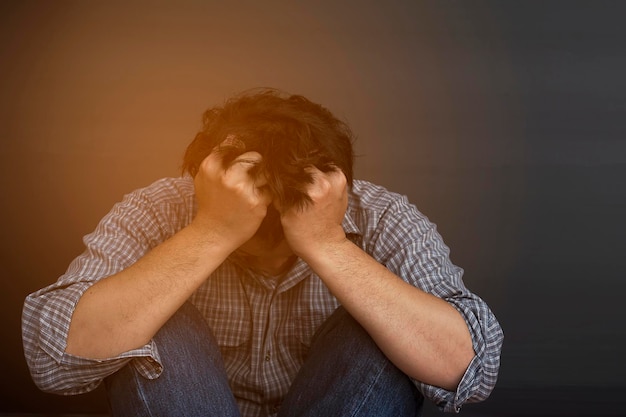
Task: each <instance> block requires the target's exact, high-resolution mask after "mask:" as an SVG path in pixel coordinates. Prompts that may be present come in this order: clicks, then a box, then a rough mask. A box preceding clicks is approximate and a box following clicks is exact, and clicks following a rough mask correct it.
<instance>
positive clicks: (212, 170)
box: [193, 151, 272, 251]
mask: <svg viewBox="0 0 626 417" xmlns="http://www.w3.org/2000/svg"><path fill="white" fill-rule="evenodd" d="M260 161H261V155H260V154H259V153H257V152H246V153H244V154H242V155H240V156H239V157H237V158H236V159H235V160H234V161H233V162H232V163H231V164H230V165H229V166H227V167H224V166H223V162H222V158H221V156H220V154H219V152H216V151H213V152H211V154H209V156H207V157H206V158H205V159H204V160H203V161H202V163H201V164H200V169H199V170H198V173H197V174H196V177H195V178H194V186H195V189H196V198H197V199H198V213H197V214H196V217H195V219H194V221H193V224H194V225H197V226H199V227H202V228H204V229H205V230H206V231H207V232H210V233H216V234H217V236H219V237H220V239H221V241H222V243H223V244H225V245H228V246H229V247H230V248H231V249H232V250H233V251H234V250H235V249H237V248H238V247H239V246H241V245H242V244H243V243H244V242H246V241H247V240H249V239H250V238H251V237H252V236H253V235H254V233H255V232H256V231H257V229H258V228H259V225H260V224H261V222H262V221H263V218H265V215H266V213H267V206H268V205H269V204H271V202H272V198H271V195H270V193H269V191H268V190H267V188H266V187H265V185H266V183H267V181H266V179H265V178H264V177H263V175H262V174H258V175H254V167H255V166H256V165H257V164H258V163H259V162H260Z"/></svg>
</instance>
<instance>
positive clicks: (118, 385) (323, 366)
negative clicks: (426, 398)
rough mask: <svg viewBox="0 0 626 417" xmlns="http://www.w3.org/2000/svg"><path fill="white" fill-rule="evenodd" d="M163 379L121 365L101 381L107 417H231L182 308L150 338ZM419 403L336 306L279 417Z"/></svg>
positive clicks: (206, 336) (205, 330)
mask: <svg viewBox="0 0 626 417" xmlns="http://www.w3.org/2000/svg"><path fill="white" fill-rule="evenodd" d="M155 341H156V343H157V345H158V347H159V352H160V355H161V361H162V363H163V367H164V372H163V373H162V374H161V376H160V377H159V378H157V379H154V380H148V379H146V378H144V377H142V376H141V375H139V373H138V372H137V371H136V370H135V368H134V367H132V366H125V367H124V368H122V369H121V370H119V371H118V372H116V373H115V374H113V375H111V376H110V377H108V378H107V379H106V380H105V383H106V388H107V393H108V397H109V405H110V408H111V415H112V416H114V417H123V416H132V417H143V416H151V417H156V416H162V417H166V416H172V417H174V416H175V417H179V416H180V417H182V416H188V417H200V416H202V417H206V416H216V417H230V416H239V415H240V413H239V410H238V408H237V404H236V402H235V398H234V396H233V394H232V392H231V390H230V388H229V386H228V379H227V376H226V371H225V369H224V364H223V362H222V359H221V355H220V352H219V348H218V346H217V343H216V341H215V338H214V336H213V334H212V332H211V329H210V328H209V326H208V324H207V323H206V322H205V320H204V319H203V318H202V316H201V315H200V313H199V312H198V310H197V309H196V308H195V307H194V306H192V305H191V304H190V303H187V304H185V305H184V306H183V307H181V309H180V310H179V311H178V312H177V313H176V314H175V315H174V316H172V318H171V319H170V320H169V321H168V322H167V323H166V324H165V325H164V326H163V327H162V328H161V330H160V331H159V332H158V333H157V334H156V336H155ZM422 404H423V397H422V395H421V394H420V393H419V391H417V389H416V388H415V386H414V384H413V383H412V382H411V380H410V379H409V378H408V377H407V376H406V375H405V374H404V373H402V372H401V371H400V370H399V369H398V368H396V367H395V366H394V365H393V364H392V363H391V362H390V361H389V360H388V359H387V358H386V357H385V356H384V355H383V353H382V352H381V351H380V349H378V347H377V346H376V344H375V343H374V341H373V340H372V338H371V337H370V336H369V335H368V334H367V332H366V331H365V330H364V329H363V327H361V326H360V325H359V324H358V323H357V322H356V321H355V320H354V319H353V318H352V316H350V315H349V314H348V313H347V312H346V310H345V309H343V308H342V307H340V308H339V309H337V311H335V312H334V313H333V314H332V315H331V317H330V318H329V319H328V320H327V321H326V322H325V323H324V324H323V325H322V326H321V327H320V329H319V330H318V331H317V333H316V335H315V337H314V339H313V342H312V345H311V349H310V352H309V356H308V357H307V359H306V361H305V363H304V365H303V366H302V368H301V369H300V372H299V373H298V375H297V376H296V378H295V380H294V381H293V383H292V386H291V388H290V390H289V393H288V394H287V395H286V397H285V398H284V401H283V403H282V406H281V408H280V411H279V414H278V415H279V416H281V417H292V416H311V417H320V416H324V417H333V416H337V417H344V416H351V417H357V416H358V417H364V416H372V417H374V416H375V417H387V416H388V417H401V416H407V417H408V416H420V415H421V409H422Z"/></svg>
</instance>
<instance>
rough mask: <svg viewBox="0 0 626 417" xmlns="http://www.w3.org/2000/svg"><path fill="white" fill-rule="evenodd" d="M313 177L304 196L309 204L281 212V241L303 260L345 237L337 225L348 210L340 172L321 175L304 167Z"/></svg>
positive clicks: (339, 225)
mask: <svg viewBox="0 0 626 417" xmlns="http://www.w3.org/2000/svg"><path fill="white" fill-rule="evenodd" d="M307 170H308V171H309V172H310V173H311V175H312V177H313V183H312V184H308V186H307V188H306V190H305V191H306V193H307V194H308V196H309V197H310V198H311V200H312V203H310V204H307V205H305V206H303V207H297V206H294V207H290V208H288V209H286V210H284V211H283V210H281V208H280V207H277V209H278V210H279V211H280V212H281V223H282V226H283V229H284V233H285V239H286V240H287V243H288V244H289V246H290V248H291V250H292V251H293V252H294V253H295V254H296V255H298V256H300V257H301V258H303V259H306V257H307V254H309V253H310V252H311V251H314V250H317V249H321V248H322V247H324V245H329V244H333V243H340V242H342V241H344V240H345V238H346V235H345V232H344V231H343V227H342V226H341V223H342V221H343V218H344V215H345V213H346V209H347V208H348V187H347V180H346V176H345V175H344V173H343V172H342V171H341V170H339V169H337V170H335V171H330V172H322V171H320V170H319V169H317V168H315V167H310V168H307Z"/></svg>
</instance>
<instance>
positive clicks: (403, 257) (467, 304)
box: [366, 196, 504, 412]
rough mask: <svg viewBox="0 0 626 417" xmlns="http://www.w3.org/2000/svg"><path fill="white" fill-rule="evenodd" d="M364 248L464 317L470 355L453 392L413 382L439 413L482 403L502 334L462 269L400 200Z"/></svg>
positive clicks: (427, 223)
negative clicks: (368, 245)
mask: <svg viewBox="0 0 626 417" xmlns="http://www.w3.org/2000/svg"><path fill="white" fill-rule="evenodd" d="M374 236H375V238H374V239H373V240H372V244H371V245H372V247H370V248H369V249H366V250H369V251H370V253H373V256H374V257H375V258H377V259H378V260H379V261H380V262H381V263H383V264H384V265H385V266H386V267H387V268H388V269H389V270H391V271H392V272H394V273H395V274H396V275H398V276H400V277H401V278H402V279H403V280H405V281H407V282H408V283H410V284H412V285H414V286H416V287H418V288H420V289H422V290H424V291H426V292H429V293H432V294H433V295H436V296H437V297H439V298H441V299H443V300H445V301H447V302H448V303H450V304H451V305H452V306H453V307H454V308H456V309H457V310H458V311H459V313H460V314H461V315H462V316H463V318H464V319H465V322H466V323H467V326H468V329H469V331H470V334H471V338H472V344H473V348H474V352H475V357H474V359H473V360H472V361H471V362H470V364H469V366H468V368H467V370H466V371H465V374H464V375H463V377H462V379H461V382H460V383H459V385H458V387H457V390H456V391H455V392H452V391H447V390H445V389H443V388H439V387H435V386H432V385H428V384H424V383H422V382H420V381H414V382H415V384H416V386H417V387H418V389H419V390H420V391H421V392H422V394H423V395H424V396H425V397H426V398H428V399H430V400H431V401H433V402H434V403H435V404H436V405H437V406H438V407H439V408H440V409H441V410H442V411H447V412H458V411H459V410H460V408H461V406H462V405H463V404H465V403H472V402H479V401H482V400H484V399H486V398H487V397H488V396H489V394H490V393H491V391H492V390H493V388H494V386H495V384H496V380H497V375H498V370H499V366H500V352H501V348H502V342H503V337H504V336H503V332H502V329H501V327H500V324H499V323H498V321H497V319H496V317H495V315H494V314H493V312H492V311H491V310H490V309H489V307H488V306H487V304H486V303H485V301H484V300H482V299H481V298H480V297H478V296H477V295H475V294H473V293H472V292H470V291H469V290H468V289H467V288H466V287H465V285H464V283H463V280H462V276H463V270H462V269H461V268H459V267H457V266H455V265H454V264H453V263H452V262H451V261H450V258H449V254H450V251H449V249H448V247H447V246H446V245H445V244H444V242H443V239H442V238H441V236H440V235H439V233H438V232H437V230H436V226H435V225H434V224H433V223H431V222H430V221H429V220H428V219H427V218H426V217H425V216H424V215H423V214H421V213H420V212H419V211H418V210H417V208H416V207H415V206H413V205H411V204H409V202H408V200H407V199H406V197H400V196H398V197H397V198H395V199H393V200H392V201H391V203H390V204H389V206H388V207H387V208H386V210H385V211H384V212H383V213H382V215H381V216H380V219H379V221H378V223H377V227H376V228H375V233H374Z"/></svg>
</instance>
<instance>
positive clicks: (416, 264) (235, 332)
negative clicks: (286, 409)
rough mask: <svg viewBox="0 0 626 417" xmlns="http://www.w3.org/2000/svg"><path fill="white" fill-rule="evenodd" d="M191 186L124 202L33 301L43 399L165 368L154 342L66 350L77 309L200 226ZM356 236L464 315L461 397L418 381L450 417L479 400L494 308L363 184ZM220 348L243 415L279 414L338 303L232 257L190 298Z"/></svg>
mask: <svg viewBox="0 0 626 417" xmlns="http://www.w3.org/2000/svg"><path fill="white" fill-rule="evenodd" d="M195 204H196V203H195V198H194V189H193V181H192V180H191V178H189V177H181V178H165V179H162V180H159V181H157V182H155V183H154V184H152V185H150V186H148V187H146V188H143V189H140V190H137V191H135V192H133V193H131V194H128V195H127V196H125V198H124V199H123V201H122V202H120V203H118V204H116V205H115V206H114V208H113V209H112V210H111V212H110V213H109V214H107V215H106V216H105V217H104V218H103V219H102V221H101V222H100V224H99V225H98V226H97V228H96V230H95V231H94V232H93V233H91V234H89V235H87V236H86V237H85V239H84V241H85V245H86V250H85V252H84V253H83V254H82V255H80V256H79V257H78V258H76V259H75V260H74V261H73V262H72V263H71V264H70V266H69V268H68V270H67V272H66V273H65V274H64V275H63V276H61V277H60V278H59V280H58V281H57V282H56V283H54V284H52V285H50V286H48V287H46V288H43V289H41V290H39V291H37V292H35V293H33V294H31V295H29V296H28V297H27V299H26V302H25V305H24V311H23V339H24V350H25V354H26V359H27V362H28V365H29V367H30V370H31V374H32V376H33V380H34V381H35V383H36V384H37V385H38V386H39V387H40V388H41V389H43V390H46V391H50V392H56V393H61V394H66V395H69V394H79V393H83V392H87V391H90V390H92V389H94V388H95V387H97V386H98V385H99V384H100V382H101V381H102V379H103V378H104V377H106V376H108V375H110V374H111V373H113V372H115V371H116V370H118V369H119V368H121V367H122V366H124V365H125V364H127V363H129V362H131V364H132V366H135V367H136V369H137V370H138V371H139V372H140V373H141V374H142V375H143V376H144V377H146V378H151V379H153V378H157V377H158V376H159V374H160V372H161V371H162V366H161V364H160V358H159V352H158V346H156V345H155V343H154V342H151V343H149V344H148V345H146V346H144V347H141V348H139V349H135V350H132V351H129V352H125V353H124V354H121V355H119V356H117V357H115V358H110V359H106V360H92V359H87V358H80V357H76V356H72V355H69V354H67V353H65V352H64V350H65V345H66V339H67V332H68V329H69V324H70V320H71V316H72V312H73V309H74V306H75V305H76V303H77V302H78V299H79V298H80V297H81V295H82V294H83V293H84V292H85V291H86V290H87V289H88V288H89V287H90V286H91V285H92V284H93V283H94V282H96V281H98V280H99V279H102V278H104V277H107V276H109V275H112V274H114V273H116V272H119V271H120V270H123V269H124V268H127V267H128V266H130V265H132V264H133V263H134V262H136V261H137V260H138V259H139V258H141V257H142V256H143V255H144V254H145V253H147V252H148V251H149V250H150V249H151V248H153V247H155V246H157V245H158V244H160V243H161V242H163V241H164V240H166V239H167V238H169V237H171V236H172V235H174V234H175V233H176V232H177V231H179V230H180V229H182V228H183V227H185V226H186V225H188V224H189V223H190V222H191V220H192V219H193V216H194V213H195V210H196V205H195ZM343 226H344V230H345V231H346V233H347V235H348V236H349V237H350V239H351V240H352V241H353V242H355V243H356V244H357V245H359V246H360V247H361V248H362V249H363V250H365V251H366V252H367V253H369V254H370V255H371V256H372V257H374V258H375V259H376V260H378V261H379V262H380V263H382V264H383V265H385V266H386V267H387V268H388V269H389V270H391V271H392V272H394V273H395V274H397V275H398V276H400V277H401V278H402V279H404V280H405V281H407V282H409V283H410V284H412V285H414V286H416V287H419V288H421V289H423V290H424V291H427V292H430V293H432V294H434V295H436V296H438V297H440V298H442V299H444V300H446V301H448V302H449V303H451V304H452V305H453V306H454V307H455V308H456V309H457V310H458V311H459V312H460V313H461V314H462V316H463V317H464V318H465V320H466V322H467V324H468V327H469V329H470V333H471V335H472V340H473V344H474V350H475V352H476V354H477V355H476V357H475V358H474V360H473V361H472V362H471V364H470V366H469V368H468V369H467V371H466V373H465V376H464V377H463V379H462V381H461V383H460V385H459V387H458V389H457V391H456V392H450V391H446V390H443V389H441V388H437V387H433V386H429V385H426V384H422V383H420V382H418V381H415V383H416V385H417V387H418V388H419V389H420V391H421V392H422V393H424V395H425V396H426V397H427V398H429V399H431V400H432V401H434V402H435V403H437V404H438V405H439V407H441V408H442V409H444V410H446V411H458V410H459V408H460V407H461V405H462V404H464V403H466V402H474V401H479V400H481V399H483V398H485V397H486V396H488V395H489V393H490V392H491V390H492V389H493V386H494V385H495V382H496V378H497V372H498V368H499V363H500V349H501V345H502V339H503V335H502V330H501V328H500V326H499V324H498V322H497V320H496V318H495V317H494V315H493V314H492V312H491V311H490V310H489V308H488V307H487V305H486V304H485V303H484V301H483V300H481V299H480V298H479V297H477V296H476V295H474V294H472V293H471V292H470V291H468V290H467V288H466V287H465V286H464V284H463V281H462V274H463V270H462V269H460V268H458V267H457V266H455V265H453V264H452V263H451V262H450V260H449V250H448V248H447V247H446V246H445V244H444V243H443V241H442V239H441V236H439V234H438V233H437V231H436V228H435V225H434V224H432V223H431V222H429V221H428V219H427V218H426V217H425V216H424V215H422V214H421V213H420V212H419V211H418V210H417V209H416V208H415V206H413V205H411V204H409V202H408V201H407V199H406V197H403V196H400V195H398V194H395V193H391V192H389V191H387V190H385V189H384V188H382V187H379V186H375V185H373V184H371V183H368V182H365V181H355V182H354V185H353V187H352V189H351V190H350V195H349V207H348V211H347V213H346V216H345V218H344V222H343ZM191 302H192V303H193V304H194V305H196V306H197V307H198V309H199V310H200V311H201V312H202V314H203V315H204V317H205V318H206V320H207V321H208V322H209V324H210V325H211V327H212V329H213V331H214V333H215V336H216V338H217V341H218V343H219V345H220V348H221V351H222V354H223V357H224V360H225V363H226V369H227V372H228V376H229V380H230V384H231V387H232V389H233V392H234V394H235V396H236V398H237V401H238V403H239V406H240V408H241V411H242V414H243V415H244V416H264V415H271V414H272V405H273V404H276V403H280V401H281V399H282V397H283V396H284V395H285V393H286V392H287V391H288V389H289V386H290V384H291V381H292V380H293V378H294V376H295V374H296V373H297V372H298V369H299V368H300V366H301V365H302V363H303V361H304V357H305V355H306V352H307V348H308V346H309V344H310V341H311V337H312V336H313V333H314V332H315V330H316V329H317V328H318V326H319V325H320V324H321V323H322V322H323V321H324V320H325V319H326V318H327V317H328V316H329V315H330V314H331V313H332V312H333V311H334V310H335V309H336V308H337V306H338V305H339V303H338V301H337V300H336V299H335V298H334V297H333V296H332V295H331V294H330V293H329V291H328V289H327V288H326V286H325V285H324V284H323V283H322V281H321V280H320V279H319V277H317V276H316V275H315V273H313V271H312V270H311V269H310V268H309V267H308V265H307V264H306V263H304V262H303V261H302V260H298V261H297V262H296V264H295V265H294V266H293V267H292V269H291V270H290V271H289V272H288V273H287V274H286V275H285V276H284V277H282V278H281V279H277V278H276V277H267V276H264V275H262V274H260V273H258V272H257V271H253V270H250V269H249V268H246V266H245V265H244V263H243V261H242V260H241V259H239V258H238V257H237V256H236V255H235V254H233V255H231V256H230V257H229V258H228V259H227V260H226V261H225V262H224V263H223V264H222V265H221V266H220V267H219V268H218V269H217V270H216V271H215V272H214V273H213V274H212V275H211V276H209V277H207V280H206V281H205V283H204V284H203V285H202V286H201V287H200V288H198V290H197V291H196V292H195V293H194V294H193V296H192V297H191Z"/></svg>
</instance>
